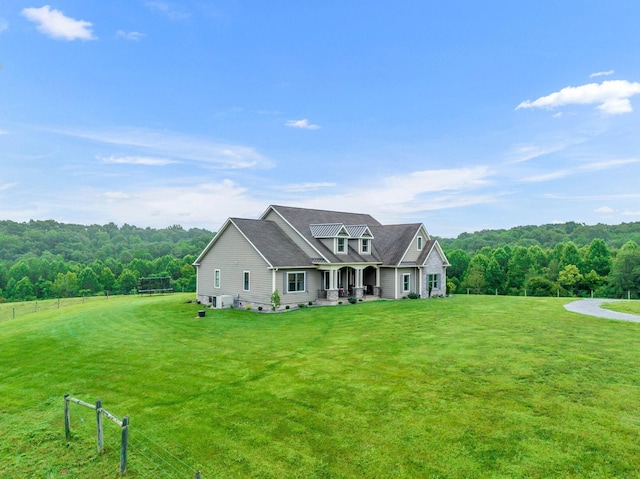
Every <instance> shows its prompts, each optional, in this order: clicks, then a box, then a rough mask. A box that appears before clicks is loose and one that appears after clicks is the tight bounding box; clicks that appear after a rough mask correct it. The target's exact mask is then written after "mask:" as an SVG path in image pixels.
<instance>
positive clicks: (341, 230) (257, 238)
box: [194, 205, 449, 308]
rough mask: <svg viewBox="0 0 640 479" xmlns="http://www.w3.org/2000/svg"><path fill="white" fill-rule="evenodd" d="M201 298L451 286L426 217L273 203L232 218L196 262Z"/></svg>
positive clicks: (223, 300)
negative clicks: (411, 219)
mask: <svg viewBox="0 0 640 479" xmlns="http://www.w3.org/2000/svg"><path fill="white" fill-rule="evenodd" d="M194 266H195V267H196V269H197V288H196V292H197V298H198V300H199V301H200V302H202V303H204V304H211V305H212V306H213V307H216V308H223V307H230V306H231V305H234V306H235V307H245V306H252V307H257V306H263V307H265V308H267V307H270V306H271V295H272V294H273V292H274V291H276V290H278V293H279V295H280V299H281V304H282V306H283V307H284V306H286V305H295V304H300V303H305V304H306V303H308V302H309V301H314V302H324V303H337V302H338V301H342V300H343V298H344V299H346V298H347V297H355V298H358V299H360V298H365V297H366V298H367V299H369V298H385V299H400V298H402V297H405V296H407V295H408V294H409V293H416V294H418V295H420V297H423V298H427V297H431V296H441V295H444V294H445V292H446V282H447V281H446V280H447V266H449V262H448V261H447V258H446V256H445V255H444V253H443V251H442V249H441V248H440V245H439V244H438V242H437V241H436V240H433V239H431V238H430V237H429V234H428V233H427V230H426V228H425V227H424V225H423V224H421V223H411V224H400V225H382V224H380V223H379V222H378V220H376V219H375V218H373V217H372V216H370V215H368V214H361V213H346V212H338V211H326V210H314V209H307V208H294V207H290V206H275V205H272V206H269V207H268V208H267V210H266V211H265V212H264V213H263V214H262V216H261V217H260V218H259V219H257V220H251V219H243V218H229V219H228V220H227V221H226V222H225V223H224V225H222V227H221V228H220V230H219V231H218V233H217V234H216V235H215V236H214V238H213V239H212V240H211V242H210V243H209V244H208V245H207V247H206V248H205V249H204V250H203V251H202V253H200V256H198V258H197V259H196V261H195V262H194Z"/></svg>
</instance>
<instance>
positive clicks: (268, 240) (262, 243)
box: [231, 218, 313, 267]
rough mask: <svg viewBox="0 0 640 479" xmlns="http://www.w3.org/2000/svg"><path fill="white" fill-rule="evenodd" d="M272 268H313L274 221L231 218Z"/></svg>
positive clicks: (303, 253)
mask: <svg viewBox="0 0 640 479" xmlns="http://www.w3.org/2000/svg"><path fill="white" fill-rule="evenodd" d="M231 221H232V222H233V224H235V225H236V227H237V228H238V229H239V230H240V232H241V233H242V234H243V235H244V236H245V238H247V239H248V240H249V242H250V243H251V244H252V245H253V246H254V248H256V250H257V251H258V252H259V253H260V254H261V255H262V256H263V257H264V258H265V259H266V260H267V262H268V263H269V264H270V265H271V266H272V267H282V266H312V264H313V263H312V261H311V258H309V256H307V255H306V254H305V252H304V251H302V249H300V247H299V246H298V245H296V244H295V243H294V242H293V240H292V239H291V238H289V237H288V236H287V235H286V234H284V231H282V229H280V227H279V226H278V225H277V224H275V223H274V222H273V221H266V220H249V219H244V218H231Z"/></svg>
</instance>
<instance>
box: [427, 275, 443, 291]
mask: <svg viewBox="0 0 640 479" xmlns="http://www.w3.org/2000/svg"><path fill="white" fill-rule="evenodd" d="M428 281H429V288H431V289H432V290H434V289H440V275H439V274H437V273H433V274H430V275H429V277H428Z"/></svg>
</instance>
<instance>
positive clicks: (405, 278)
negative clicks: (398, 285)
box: [402, 273, 411, 293]
mask: <svg viewBox="0 0 640 479" xmlns="http://www.w3.org/2000/svg"><path fill="white" fill-rule="evenodd" d="M402 292H403V293H410V292H411V273H402Z"/></svg>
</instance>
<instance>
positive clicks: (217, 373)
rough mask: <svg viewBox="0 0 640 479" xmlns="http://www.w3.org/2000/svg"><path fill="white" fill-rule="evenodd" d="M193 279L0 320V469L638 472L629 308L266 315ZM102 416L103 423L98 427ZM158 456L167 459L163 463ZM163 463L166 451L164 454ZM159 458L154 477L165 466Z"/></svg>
mask: <svg viewBox="0 0 640 479" xmlns="http://www.w3.org/2000/svg"><path fill="white" fill-rule="evenodd" d="M191 297H192V295H182V294H175V295H166V296H154V297H128V298H126V297H114V298H110V299H109V300H106V299H104V300H101V301H91V302H87V303H84V304H83V303H80V304H76V305H69V306H67V307H65V308H60V309H53V310H45V311H39V312H36V313H33V314H29V315H24V316H22V317H17V318H16V319H8V320H0V348H1V349H0V458H1V460H0V477H1V478H3V479H4V478H16V477H39V478H58V477H61V478H112V477H113V478H115V477H118V474H117V469H118V461H119V459H118V451H117V448H118V437H117V434H118V430H117V427H116V426H115V425H114V424H106V425H105V434H107V438H106V443H107V451H106V453H105V454H104V455H98V454H97V453H96V451H95V449H96V448H95V437H94V436H95V431H94V430H95V412H93V411H91V410H89V409H85V408H81V407H79V406H77V405H72V406H75V407H72V412H71V420H72V428H73V437H72V440H71V442H70V443H67V442H66V441H65V438H64V428H63V395H64V394H65V393H71V394H72V395H73V396H75V397H78V398H80V399H83V400H85V401H87V402H94V401H95V399H96V398H102V401H103V406H104V407H105V408H106V409H107V410H109V411H110V412H111V413H113V414H115V415H116V416H119V417H121V416H122V415H124V414H128V415H129V416H130V418H131V449H130V457H129V459H130V461H129V471H128V474H127V477H134V478H137V477H145V478H146V477H185V478H186V477H193V474H192V473H191V470H190V469H188V474H185V472H184V471H185V470H186V469H181V470H180V472H172V471H170V470H169V466H164V465H162V464H158V466H157V467H158V468H159V470H161V471H160V472H153V471H152V469H153V468H154V467H155V466H154V465H153V464H154V462H160V460H157V461H156V459H155V456H153V454H154V452H153V450H154V448H157V449H161V450H163V451H166V454H171V455H172V456H173V457H172V459H171V460H172V461H173V460H175V461H176V464H179V465H180V466H179V467H183V466H184V467H185V468H194V469H200V470H201V471H202V472H203V477H205V478H235V477H256V478H283V477H295V478H356V477H357V478H394V477H395V478H401V477H406V478H408V477H433V478H489V477H491V478H494V477H497V478H519V477H527V478H542V477H557V478H602V477H609V478H613V477H620V478H632V477H640V472H638V470H639V469H640V441H639V440H638V438H639V437H640V368H639V367H638V365H640V324H636V323H626V322H621V321H608V320H603V319H597V318H592V317H588V316H581V315H578V314H574V313H569V312H567V311H565V309H564V308H563V304H564V303H565V302H566V300H562V299H556V298H551V299H548V298H544V299H542V298H519V297H495V296H457V297H454V298H447V299H434V300H404V301H398V302H393V301H380V302H371V303H361V304H356V305H343V306H338V307H326V308H306V309H302V310H299V311H292V312H288V313H284V314H259V313H255V312H248V311H238V310H227V311H212V310H207V315H206V317H205V318H201V319H198V318H197V311H198V309H199V306H198V305H194V304H187V302H186V301H187V300H188V299H190V298H191ZM111 426H112V427H111ZM172 467H173V466H172ZM176 467H178V466H176ZM172 474H173V475H172Z"/></svg>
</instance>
